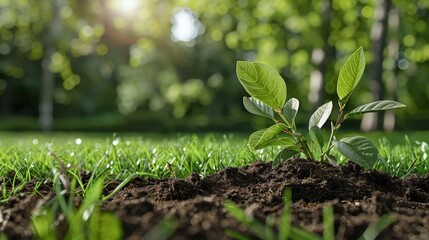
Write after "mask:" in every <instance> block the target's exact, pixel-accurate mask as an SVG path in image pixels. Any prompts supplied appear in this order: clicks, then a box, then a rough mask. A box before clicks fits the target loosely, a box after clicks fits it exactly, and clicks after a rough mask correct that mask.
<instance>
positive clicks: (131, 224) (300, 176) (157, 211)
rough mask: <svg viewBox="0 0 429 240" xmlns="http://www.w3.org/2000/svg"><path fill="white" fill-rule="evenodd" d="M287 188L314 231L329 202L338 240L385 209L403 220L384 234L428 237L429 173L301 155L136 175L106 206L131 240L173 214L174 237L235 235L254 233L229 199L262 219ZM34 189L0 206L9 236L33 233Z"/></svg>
mask: <svg viewBox="0 0 429 240" xmlns="http://www.w3.org/2000/svg"><path fill="white" fill-rule="evenodd" d="M286 188H291V189H292V196H293V204H292V214H293V218H292V223H293V224H294V225H296V226H301V227H302V228H304V229H307V230H310V231H312V232H315V233H322V229H323V225H322V209H323V206H324V205H325V204H331V205H333V207H334V214H335V230H336V232H337V237H336V238H337V239H357V238H358V237H359V236H360V235H361V234H362V233H363V231H365V229H366V228H367V226H368V225H369V224H370V223H372V222H374V221H376V220H377V219H378V218H379V217H380V216H383V215H384V214H386V213H392V214H393V215H394V216H395V217H396V219H397V220H396V222H395V223H394V224H392V225H390V226H389V227H388V228H387V229H386V230H385V231H384V232H383V233H382V234H381V235H379V237H378V239H429V175H426V176H424V177H417V176H410V177H407V178H405V179H399V178H396V177H391V176H389V175H386V174H383V173H380V172H376V171H365V170H363V169H362V168H361V167H359V166H357V165H355V164H353V163H348V164H347V165H345V166H342V167H336V166H332V165H329V164H322V163H316V162H312V161H307V160H302V159H297V160H293V161H289V162H287V163H285V164H283V165H281V166H280V167H278V168H276V169H272V167H271V163H263V162H255V163H254V164H252V165H250V166H245V167H241V168H227V169H225V170H222V171H220V172H218V173H215V174H211V175H209V176H207V177H205V178H201V177H200V176H199V175H198V174H193V175H191V176H190V177H188V178H186V179H180V180H172V179H170V180H154V179H134V180H133V181H132V182H130V183H129V184H128V185H127V186H126V187H125V188H124V189H122V190H121V191H120V192H119V193H118V194H116V195H115V196H114V197H113V198H112V199H110V200H108V201H107V202H105V203H104V204H103V209H104V210H105V211H110V212H114V213H115V214H116V215H117V216H119V218H120V219H121V221H122V224H123V228H124V232H125V238H127V239H140V238H141V237H142V236H144V235H145V234H146V233H147V232H148V231H149V230H150V229H152V228H153V227H154V226H155V225H156V224H157V223H158V222H160V221H161V220H162V219H165V218H169V217H174V218H175V219H177V220H178V221H179V225H178V228H177V230H176V231H175V233H174V234H173V235H172V237H171V239H229V238H228V237H227V236H226V235H225V233H224V232H225V230H226V229H232V230H234V231H237V232H241V233H245V234H247V235H250V232H249V231H248V230H246V229H245V227H244V226H243V225H241V224H240V223H239V222H237V221H236V220H235V219H233V218H232V217H231V216H229V214H228V213H227V212H226V211H225V210H224V208H223V207H222V204H223V202H224V201H225V200H227V199H229V200H232V201H234V202H236V203H237V204H238V205H239V206H240V207H242V208H243V209H246V212H249V213H251V214H253V215H254V216H255V218H258V219H260V220H261V221H263V220H264V219H265V218H266V216H267V215H268V214H275V215H279V214H281V212H282V211H283V199H282V196H283V191H284V190H285V189H286ZM28 190H29V191H28V193H27V194H26V193H22V194H20V195H18V196H16V197H14V198H13V199H12V200H10V201H9V202H7V203H6V204H4V205H2V206H0V230H1V231H3V232H4V233H6V235H8V236H10V237H11V238H31V228H30V225H29V217H30V216H31V212H32V211H33V209H34V208H35V207H37V202H38V201H37V200H40V199H41V197H37V196H34V195H31V192H32V191H31V186H30V187H29V189H28ZM41 191H42V190H41ZM39 192H40V191H39ZM42 192H43V191H42ZM44 194H46V195H47V197H49V196H52V195H53V194H52V192H50V191H49V190H46V192H44Z"/></svg>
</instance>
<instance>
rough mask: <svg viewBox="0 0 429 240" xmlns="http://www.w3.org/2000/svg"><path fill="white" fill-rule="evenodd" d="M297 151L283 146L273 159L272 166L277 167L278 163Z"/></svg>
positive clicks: (297, 151)
mask: <svg viewBox="0 0 429 240" xmlns="http://www.w3.org/2000/svg"><path fill="white" fill-rule="evenodd" d="M298 153H299V150H298V149H293V148H284V149H283V150H282V151H281V152H279V153H278V154H277V156H276V158H275V159H274V161H273V168H275V167H277V166H278V165H279V164H280V163H282V162H285V161H287V160H289V159H290V158H292V157H293V156H295V155H297V154H298Z"/></svg>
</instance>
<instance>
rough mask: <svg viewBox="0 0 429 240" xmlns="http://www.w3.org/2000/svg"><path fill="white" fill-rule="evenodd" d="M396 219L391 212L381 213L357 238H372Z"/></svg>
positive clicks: (364, 239) (366, 239) (361, 239)
mask: <svg viewBox="0 0 429 240" xmlns="http://www.w3.org/2000/svg"><path fill="white" fill-rule="evenodd" d="M395 221H396V218H395V217H394V216H393V215H391V214H386V215H383V216H382V217H381V218H380V219H378V220H377V221H376V222H375V223H373V224H371V225H369V226H368V228H367V229H366V230H365V232H364V233H363V235H362V237H360V238H359V240H374V239H376V237H377V236H378V235H379V234H380V233H381V232H382V231H383V230H384V229H386V228H387V227H388V226H390V225H391V224H392V223H393V222H395Z"/></svg>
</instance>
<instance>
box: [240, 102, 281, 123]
mask: <svg viewBox="0 0 429 240" xmlns="http://www.w3.org/2000/svg"><path fill="white" fill-rule="evenodd" d="M243 105H244V107H245V108H246V110H247V111H249V112H250V113H252V114H255V115H259V116H263V117H267V118H271V119H274V112H273V109H272V108H270V107H269V106H267V105H266V104H264V103H263V102H261V101H259V100H258V99H255V98H253V97H250V98H248V97H243Z"/></svg>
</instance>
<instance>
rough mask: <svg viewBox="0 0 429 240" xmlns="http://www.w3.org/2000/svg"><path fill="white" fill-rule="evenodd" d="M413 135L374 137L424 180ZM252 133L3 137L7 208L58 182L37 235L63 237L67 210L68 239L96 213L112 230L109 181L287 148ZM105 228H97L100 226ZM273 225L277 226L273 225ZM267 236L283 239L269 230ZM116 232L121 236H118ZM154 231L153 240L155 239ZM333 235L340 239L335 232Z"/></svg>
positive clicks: (393, 161) (396, 162)
mask: <svg viewBox="0 0 429 240" xmlns="http://www.w3.org/2000/svg"><path fill="white" fill-rule="evenodd" d="M408 135H409V136H410V137H407V136H405V137H404V134H401V133H393V134H388V135H383V136H381V135H380V134H379V133H373V134H369V135H367V137H369V138H371V139H373V141H375V142H376V143H377V145H378V148H379V152H380V160H379V161H378V162H377V164H376V165H375V168H376V169H379V170H382V171H385V172H388V173H390V174H392V175H396V176H406V175H409V174H414V173H415V174H420V175H423V174H425V173H428V172H429V160H428V154H429V146H428V139H425V138H426V136H428V133H427V132H426V133H424V132H423V133H409V134H408ZM247 136H248V135H247V134H205V135H196V134H177V135H169V136H165V135H156V134H112V135H105V134H80V133H72V134H69V133H55V134H40V133H0V204H1V203H4V202H7V201H8V200H9V199H10V198H11V197H12V196H14V195H16V194H17V193H19V192H20V191H21V190H22V189H23V187H25V185H26V184H27V183H28V182H29V181H35V189H34V193H35V194H37V193H38V187H39V186H41V184H43V183H49V184H53V186H54V190H55V192H56V197H55V198H54V200H53V201H52V202H51V204H50V205H49V206H46V208H44V209H42V210H41V212H39V213H36V214H35V215H34V216H33V228H34V232H35V234H36V236H39V238H40V239H55V238H56V237H55V232H53V231H50V229H51V226H52V224H53V221H54V220H55V217H54V216H55V213H56V212H58V211H60V212H62V213H63V214H64V215H65V217H66V220H67V221H68V224H69V226H70V232H68V233H67V234H69V235H70V236H73V235H74V234H76V233H77V232H82V231H84V230H85V226H86V222H85V221H82V219H84V218H83V216H84V214H87V213H88V210H91V211H90V212H91V213H90V215H91V216H90V217H89V218H88V217H87V219H88V221H89V222H88V223H91V224H95V225H97V224H98V225H100V227H102V225H103V224H101V223H103V222H106V223H107V222H108V223H109V225H111V224H113V223H115V224H116V223H117V221H118V220H117V219H116V218H115V217H114V216H111V215H108V214H107V215H105V214H104V213H102V212H101V211H100V210H99V209H98V208H97V207H94V206H98V205H97V204H98V203H99V201H100V200H103V199H107V198H109V197H110V196H111V195H108V196H101V189H102V187H103V186H104V185H102V184H103V183H106V181H109V180H112V179H119V180H122V181H123V184H121V185H120V186H119V187H118V188H117V190H118V189H119V188H120V187H122V186H124V185H125V184H126V183H127V182H128V181H130V180H131V179H132V178H134V177H137V176H141V177H153V178H172V177H176V178H184V177H187V176H189V175H190V174H191V173H192V172H197V173H199V174H201V175H203V176H204V175H207V174H210V173H213V172H217V171H219V170H221V169H224V168H225V167H230V166H232V167H235V166H243V165H246V164H251V163H252V162H253V161H255V160H262V161H271V160H272V159H274V157H275V156H276V154H277V153H278V151H280V149H277V148H267V149H262V150H259V151H256V152H254V151H251V150H250V149H249V148H248V147H247ZM334 155H336V157H337V159H338V160H339V161H340V162H345V160H346V159H344V157H342V156H341V155H340V154H339V153H334ZM82 173H87V174H90V179H89V181H87V182H86V183H84V181H83V180H82V179H81V174H82ZM67 189H69V191H70V193H72V192H73V193H72V194H70V195H71V196H73V194H75V193H74V191H73V189H80V190H79V191H76V194H80V195H81V196H82V198H83V202H82V205H81V206H80V207H79V208H74V207H73V206H72V204H71V199H72V197H69V198H67V199H66V198H65V197H63V195H64V190H67ZM113 193H114V192H113ZM326 216H329V215H326ZM283 218H284V219H283V220H282V221H289V220H288V219H289V217H288V215H284V216H283ZM76 219H80V220H79V221H78V220H76ZM91 219H96V220H91ZM165 221H166V222H161V223H159V225H158V227H156V228H154V229H153V231H151V233H150V234H159V233H161V235H162V234H164V235H165V236H164V237H165V238H167V237H168V233H171V232H172V231H173V230H174V227H166V226H172V225H174V224H173V223H174V219H172V220H168V219H167V220H165ZM100 222H101V223H100ZM324 222H325V221H324ZM330 222H331V220H326V224H330ZM95 225H94V226H95ZM98 225H97V226H98ZM97 226H95V227H94V229H98V227H97ZM268 227H272V225H270V224H268ZM327 227H329V225H327ZM115 229H116V230H115ZM159 229H167V230H166V231H163V230H159ZM291 229H294V230H291V231H292V233H291V234H309V233H304V232H302V231H300V230H297V229H295V228H294V227H293V226H291ZM327 229H328V228H327ZM111 230H115V231H116V234H119V235H118V236H120V233H119V232H120V231H121V230H120V229H119V228H114V227H112V228H111ZM286 230H287V229H286ZM286 230H284V231H286ZM289 230H290V229H289ZM289 230H287V232H289ZM86 231H87V232H89V233H91V231H88V230H86ZM264 231H265V233H268V234H275V233H273V232H269V231H268V230H267V229H265V230H264ZM267 231H268V232H267ZM294 231H295V232H294ZM289 233H290V232H289ZM67 234H66V236H67ZM93 234H97V232H94V233H93ZM114 234H115V232H113V233H112V235H111V236H113V235H114ZM150 234H149V236H152V235H150ZM282 234H286V233H285V232H283V233H281V232H280V235H282ZM327 234H328V235H332V234H330V233H329V232H328V233H327ZM2 237H4V236H2V235H1V234H0V239H2ZM98 237H101V236H98ZM315 238H317V237H315Z"/></svg>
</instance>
